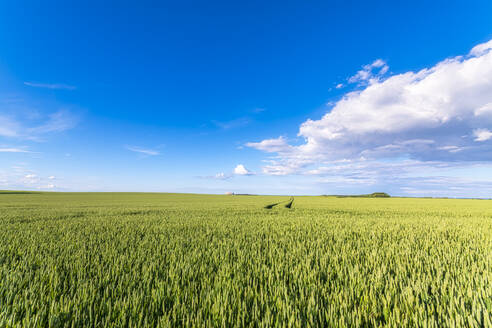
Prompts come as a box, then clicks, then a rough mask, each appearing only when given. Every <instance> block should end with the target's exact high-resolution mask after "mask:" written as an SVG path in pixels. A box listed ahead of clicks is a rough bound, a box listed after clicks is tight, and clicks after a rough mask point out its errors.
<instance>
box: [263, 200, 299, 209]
mask: <svg viewBox="0 0 492 328" xmlns="http://www.w3.org/2000/svg"><path fill="white" fill-rule="evenodd" d="M283 203H286V204H285V205H284V207H285V208H292V204H293V203H294V197H290V199H289V200H288V201H283V202H278V203H273V204H268V205H266V206H264V207H263V208H265V209H267V210H271V209H272V208H274V207H275V206H277V205H280V204H283Z"/></svg>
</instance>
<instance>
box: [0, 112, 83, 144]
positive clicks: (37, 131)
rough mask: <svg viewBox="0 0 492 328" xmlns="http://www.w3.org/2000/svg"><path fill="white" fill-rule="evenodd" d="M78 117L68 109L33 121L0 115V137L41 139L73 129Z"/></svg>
mask: <svg viewBox="0 0 492 328" xmlns="http://www.w3.org/2000/svg"><path fill="white" fill-rule="evenodd" d="M77 121H78V119H77V118H76V117H75V116H74V115H73V114H72V113H71V112H69V111H67V110H60V111H57V112H55V113H52V114H49V115H47V116H45V117H44V120H37V121H35V122H32V121H30V120H24V119H23V120H21V119H19V118H16V117H13V116H8V115H0V137H7V138H17V139H25V140H34V141H41V140H43V138H44V137H45V136H46V135H49V134H53V133H59V132H63V131H66V130H69V129H72V128H73V127H75V125H76V124H77Z"/></svg>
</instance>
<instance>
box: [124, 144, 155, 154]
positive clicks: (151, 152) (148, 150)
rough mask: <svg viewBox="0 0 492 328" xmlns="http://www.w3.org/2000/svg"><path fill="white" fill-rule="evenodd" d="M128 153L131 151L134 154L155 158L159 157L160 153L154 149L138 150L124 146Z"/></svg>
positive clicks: (138, 148)
mask: <svg viewBox="0 0 492 328" xmlns="http://www.w3.org/2000/svg"><path fill="white" fill-rule="evenodd" d="M125 148H126V149H127V150H129V151H133V152H135V153H140V154H144V155H149V156H157V155H160V152H159V151H157V150H154V149H145V148H140V147H136V146H126V147H125Z"/></svg>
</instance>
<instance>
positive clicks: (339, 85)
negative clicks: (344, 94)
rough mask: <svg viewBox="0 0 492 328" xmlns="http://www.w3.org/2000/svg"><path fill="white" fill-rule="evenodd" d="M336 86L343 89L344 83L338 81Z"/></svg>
mask: <svg viewBox="0 0 492 328" xmlns="http://www.w3.org/2000/svg"><path fill="white" fill-rule="evenodd" d="M335 88H337V89H341V88H343V84H342V83H338V84H337V85H336V86H335Z"/></svg>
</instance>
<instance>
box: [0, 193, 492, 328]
mask: <svg viewBox="0 0 492 328" xmlns="http://www.w3.org/2000/svg"><path fill="white" fill-rule="evenodd" d="M291 200H292V198H291V197H288V196H285V197H284V196H248V195H241V196H240V195H235V196H231V195H223V196H222V195H191V194H164V193H13V192H1V193H0V327H319V326H325V327H326V326H327V327H385V326H388V327H389V326H391V327H491V326H492V315H491V313H492V200H457V199H412V198H360V197H359V198H355V197H354V198H352V197H344V198H338V197H327V196H319V197H295V198H294V199H293V202H292V204H291V207H290V208H288V207H286V206H285V205H287V204H289V203H290V202H291ZM277 203H278V204H277ZM272 204H277V205H275V206H268V205H272ZM265 207H271V208H265Z"/></svg>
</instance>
